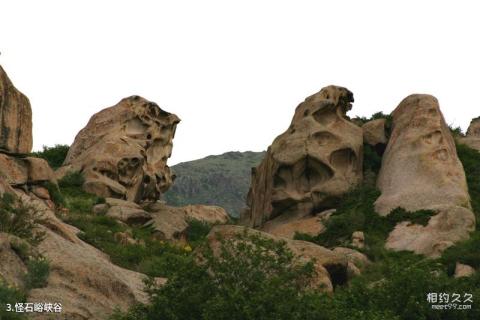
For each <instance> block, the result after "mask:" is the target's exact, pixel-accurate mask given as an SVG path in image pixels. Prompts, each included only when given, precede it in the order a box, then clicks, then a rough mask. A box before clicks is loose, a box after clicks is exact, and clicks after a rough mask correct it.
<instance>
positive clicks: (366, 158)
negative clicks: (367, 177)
mask: <svg viewBox="0 0 480 320" xmlns="http://www.w3.org/2000/svg"><path fill="white" fill-rule="evenodd" d="M381 167H382V156H381V155H379V154H378V152H377V151H376V150H375V148H374V147H372V146H371V145H369V144H366V143H364V144H363V172H364V173H367V172H368V171H370V172H373V173H374V174H375V176H376V175H377V174H378V173H379V172H380V168H381Z"/></svg>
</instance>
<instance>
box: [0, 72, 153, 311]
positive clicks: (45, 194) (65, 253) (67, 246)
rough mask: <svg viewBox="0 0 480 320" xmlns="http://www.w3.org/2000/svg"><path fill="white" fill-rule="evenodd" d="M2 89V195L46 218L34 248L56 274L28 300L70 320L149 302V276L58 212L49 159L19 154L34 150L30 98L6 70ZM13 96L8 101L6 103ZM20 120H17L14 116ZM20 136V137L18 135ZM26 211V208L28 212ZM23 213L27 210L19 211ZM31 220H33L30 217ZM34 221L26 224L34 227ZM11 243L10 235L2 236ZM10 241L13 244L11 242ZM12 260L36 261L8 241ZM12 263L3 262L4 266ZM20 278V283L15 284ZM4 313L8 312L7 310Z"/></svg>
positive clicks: (19, 265)
mask: <svg viewBox="0 0 480 320" xmlns="http://www.w3.org/2000/svg"><path fill="white" fill-rule="evenodd" d="M0 71H1V73H0V76H1V77H2V81H1V82H2V86H1V87H0V89H1V91H0V96H1V97H2V100H1V105H0V107H1V108H0V114H1V115H2V116H3V117H2V122H1V125H0V141H3V142H4V143H3V144H2V149H6V151H8V154H5V153H0V159H1V160H0V196H1V198H2V202H3V205H4V206H5V207H3V208H2V210H7V212H8V210H10V209H9V207H7V206H6V204H5V201H6V200H5V198H4V197H5V195H6V194H9V195H10V196H13V197H14V198H15V199H16V200H15V201H16V203H17V205H19V206H20V208H23V207H25V208H27V209H26V210H28V212H29V214H38V215H41V216H42V218H41V225H40V226H39V227H38V228H39V230H36V231H35V232H38V233H42V234H43V236H42V241H41V242H40V243H39V244H38V247H35V248H32V250H33V251H35V252H37V255H38V254H40V255H41V256H43V257H44V258H46V259H47V260H48V261H49V264H50V274H49V276H48V281H47V284H46V286H45V287H44V288H39V289H33V290H32V291H31V292H30V293H29V296H28V301H29V302H32V303H35V302H46V301H51V302H52V303H53V302H56V303H61V304H62V306H63V314H62V315H63V316H64V317H66V318H68V319H104V318H105V317H106V316H107V314H109V313H111V312H112V311H113V310H114V308H116V307H119V308H122V309H126V308H127V307H129V306H130V305H131V304H133V303H135V302H137V301H144V302H145V301H146V295H145V293H144V292H143V288H144V284H143V279H144V278H145V276H144V275H141V274H139V273H136V272H132V271H128V270H125V269H122V268H119V267H118V266H116V265H114V264H112V263H111V262H110V261H109V258H108V256H106V255H105V254H104V253H102V252H100V251H99V250H98V249H96V248H94V247H93V246H91V245H89V244H87V243H85V242H83V241H82V240H80V239H79V238H78V233H79V230H78V229H76V228H74V227H72V226H70V225H67V224H65V223H63V222H62V221H60V220H59V219H58V218H57V217H56V214H55V212H54V203H53V202H52V201H51V197H50V194H49V191H48V184H50V185H54V186H55V185H56V183H57V182H56V179H55V177H54V174H53V171H52V169H51V168H50V167H49V166H48V164H47V162H46V161H45V160H43V159H39V158H32V157H25V156H22V155H18V153H28V152H30V150H31V141H32V138H31V137H32V132H31V111H30V105H29V104H28V99H27V98H25V96H23V95H21V94H20V93H19V92H18V91H16V89H15V88H14V87H13V85H12V84H11V83H10V82H9V81H8V78H6V75H4V74H3V69H1V68H0ZM5 97H7V98H5ZM12 115H16V116H12ZM12 132H14V134H12ZM22 206H23V207H22ZM14 212H15V213H14V214H17V215H18V214H20V212H21V211H14ZM27 219H28V218H27ZM28 221H29V220H25V222H28ZM7 222H8V221H2V225H1V227H2V230H5V231H7V232H8V231H12V232H15V230H17V229H18V228H20V229H21V227H22V226H21V225H20V226H17V227H15V228H14V226H12V225H10V226H9V224H7ZM2 238H4V239H6V238H7V239H8V238H9V236H7V237H6V236H2ZM9 239H12V238H11V237H10V238H9ZM3 243H4V249H5V250H6V251H7V253H8V255H9V259H8V260H9V263H12V264H13V265H10V266H9V268H10V269H14V270H17V271H21V270H26V269H27V267H26V266H27V265H28V264H29V263H30V262H31V261H30V260H29V259H30V258H28V257H25V256H24V254H22V251H19V250H18V249H17V250H14V248H16V247H15V246H14V245H12V244H11V242H10V240H8V241H7V242H5V241H3ZM5 262H6V261H5V260H3V259H2V261H1V262H0V263H1V264H2V266H3V265H4V263H5ZM0 270H1V273H0V278H1V280H2V281H6V282H7V283H9V282H11V281H13V282H14V283H15V282H16V283H17V285H19V286H20V287H24V286H25V284H24V283H23V281H24V280H21V279H23V277H21V278H19V277H18V276H15V275H13V276H12V273H11V272H8V269H7V270H5V269H4V268H3V267H2V268H0ZM15 279H16V280H15ZM2 311H3V310H2ZM51 317H52V315H51V314H44V313H37V314H34V315H32V318H38V319H51Z"/></svg>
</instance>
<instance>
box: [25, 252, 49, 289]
mask: <svg viewBox="0 0 480 320" xmlns="http://www.w3.org/2000/svg"><path fill="white" fill-rule="evenodd" d="M27 269H28V272H27V274H26V277H25V285H26V287H27V289H33V288H44V287H45V286H46V285H47V278H48V275H49V274H50V264H49V263H48V261H47V260H46V259H45V258H43V257H40V258H38V259H30V260H29V261H28V262H27Z"/></svg>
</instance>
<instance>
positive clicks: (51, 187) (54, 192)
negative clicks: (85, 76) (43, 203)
mask: <svg viewBox="0 0 480 320" xmlns="http://www.w3.org/2000/svg"><path fill="white" fill-rule="evenodd" d="M44 185H45V188H47V190H48V193H49V194H50V198H51V199H52V201H53V203H55V205H56V206H59V207H65V205H66V203H65V199H64V198H63V195H62V193H61V191H60V188H59V187H58V185H56V184H54V183H52V182H50V181H47V182H45V184H44Z"/></svg>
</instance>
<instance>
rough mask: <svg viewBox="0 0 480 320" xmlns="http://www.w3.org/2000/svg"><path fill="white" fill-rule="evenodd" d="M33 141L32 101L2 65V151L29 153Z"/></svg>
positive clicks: (0, 90)
mask: <svg viewBox="0 0 480 320" xmlns="http://www.w3.org/2000/svg"><path fill="white" fill-rule="evenodd" d="M32 143H33V142H32V109H31V107H30V102H29V100H28V98H27V97H26V96H25V95H23V94H22V93H21V92H20V91H18V90H17V89H16V88H15V87H14V85H13V84H12V82H11V81H10V79H9V78H8V76H7V74H6V73H5V71H4V70H3V68H2V67H1V66H0V151H4V152H8V153H29V152H30V151H31V150H32Z"/></svg>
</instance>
